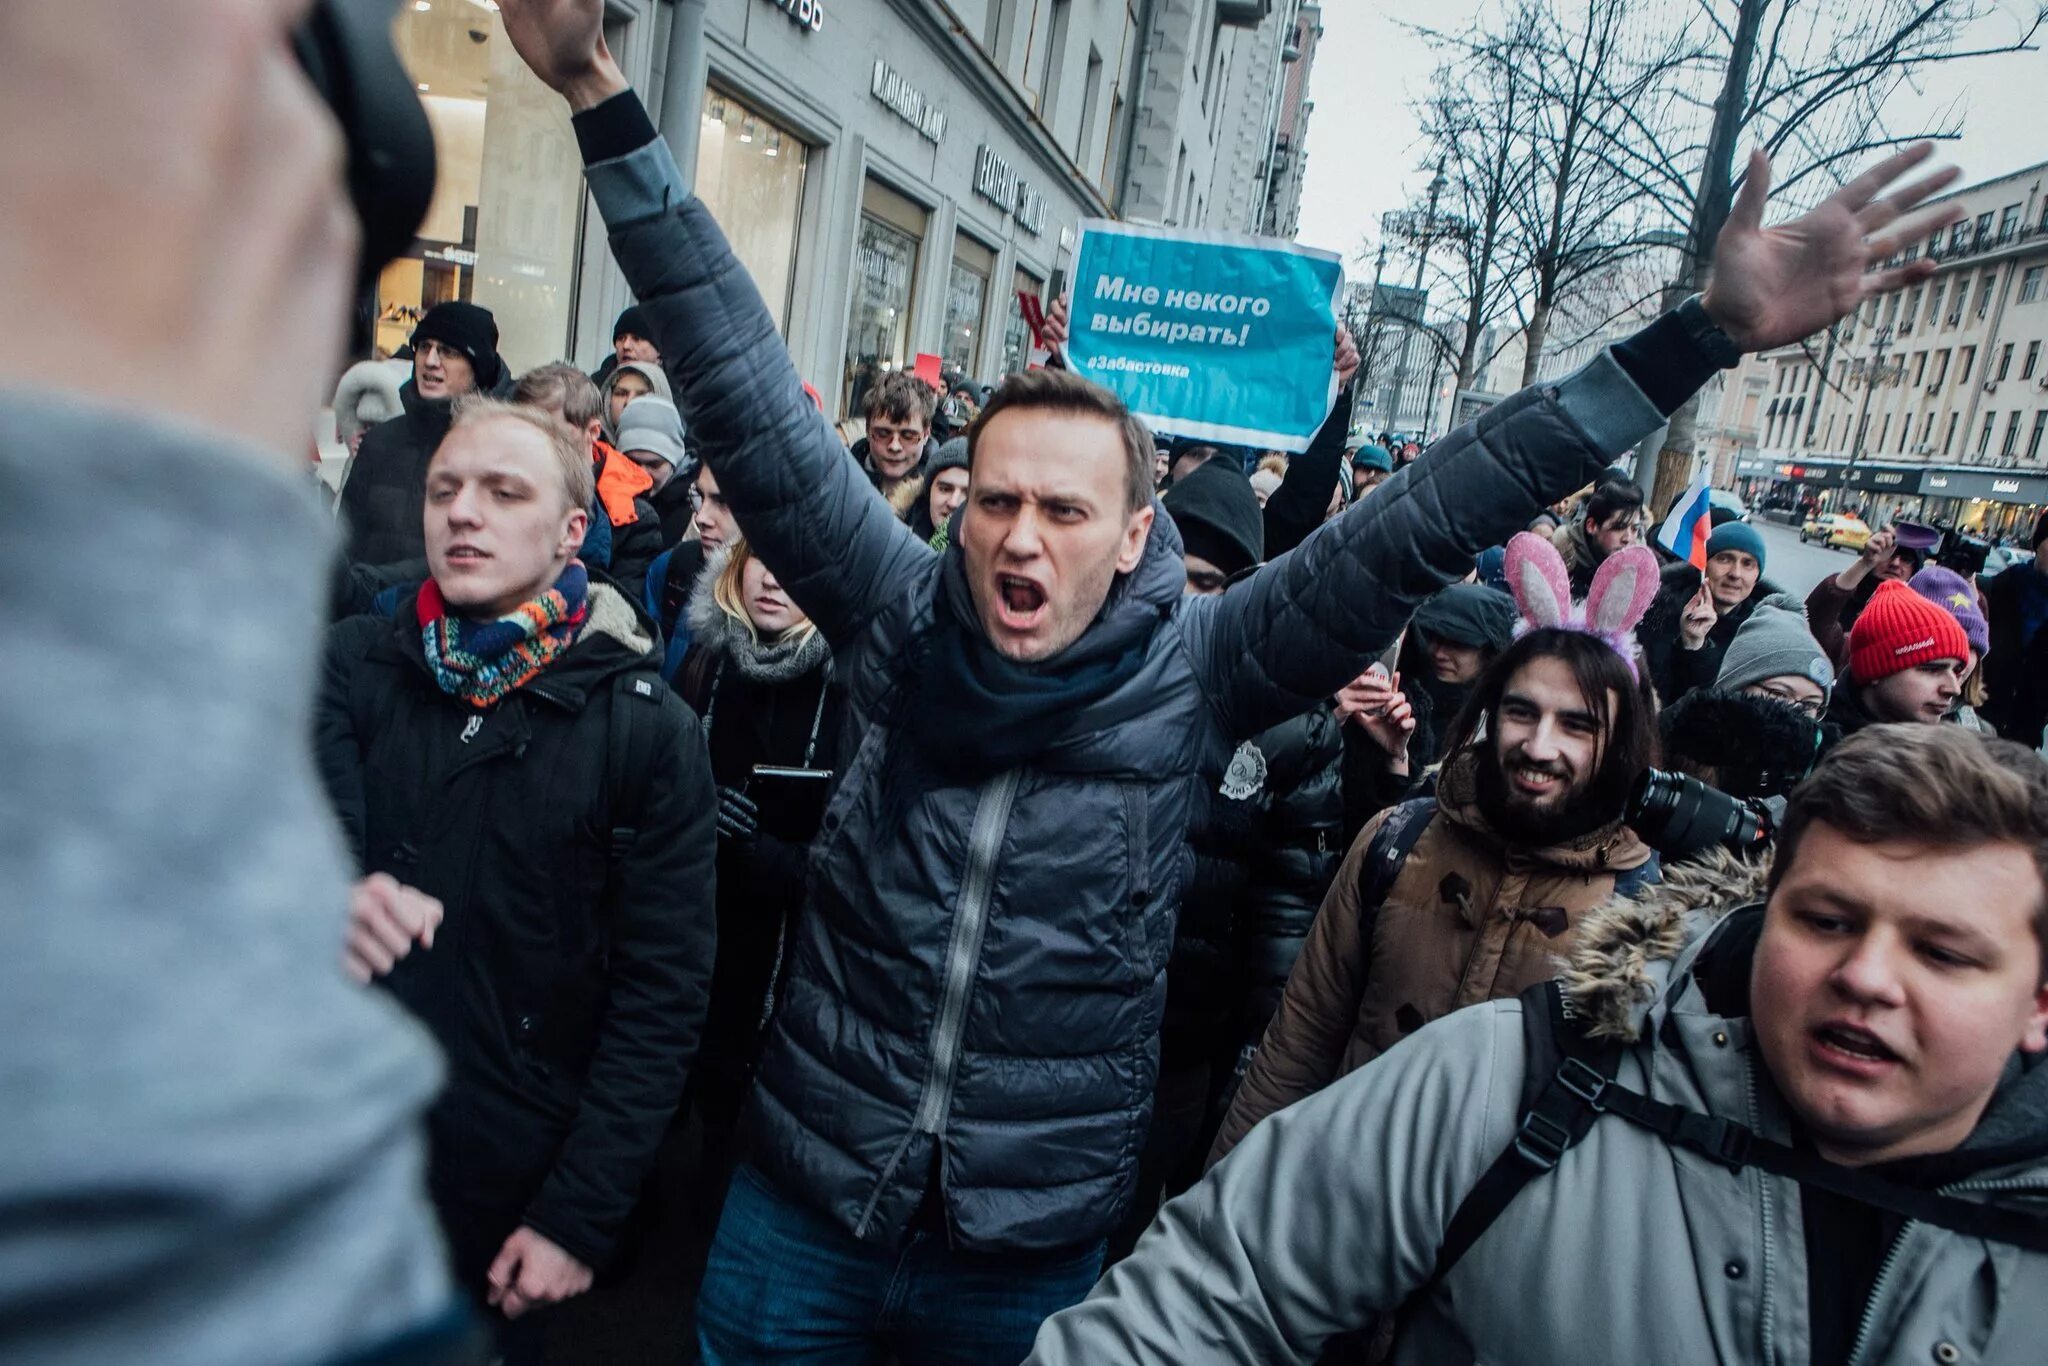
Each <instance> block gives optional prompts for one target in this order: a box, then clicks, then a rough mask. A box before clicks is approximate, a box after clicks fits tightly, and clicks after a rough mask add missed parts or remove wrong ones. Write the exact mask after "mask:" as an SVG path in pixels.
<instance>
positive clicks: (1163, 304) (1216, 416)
mask: <svg viewBox="0 0 2048 1366" xmlns="http://www.w3.org/2000/svg"><path fill="white" fill-rule="evenodd" d="M1196 282H1199V283H1196ZM1343 288H1344V268H1343V264H1342V262H1341V260H1340V258H1339V257H1338V256H1337V254H1336V253H1335V252H1329V251H1317V250H1315V249H1314V248H1311V247H1303V246H1297V245H1295V244H1294V243H1292V242H1286V241H1281V240H1279V239H1277V238H1271V237H1245V236H1241V235H1239V234H1237V233H1225V232H1176V231H1172V230H1169V229H1165V228H1143V227H1135V226H1132V225H1130V224H1127V223H1115V222H1111V221H1109V220H1107V219H1100V218H1090V219H1085V220H1083V222H1082V223H1081V241H1080V245H1079V247H1078V248H1077V250H1076V253H1075V258H1074V305H1073V317H1072V319H1071V322H1070V324H1069V327H1070V335H1069V340H1068V347H1067V350H1068V358H1069V359H1070V360H1071V361H1072V363H1073V365H1074V368H1075V369H1076V370H1077V371H1079V372H1080V373H1081V374H1082V375H1084V376H1086V377H1087V378H1089V379H1092V380H1094V381H1095V382H1096V383H1097V384H1100V385H1102V386H1103V387H1104V388H1106V389H1108V390H1109V391H1110V392H1111V393H1114V394H1116V395H1117V396H1118V397H1119V398H1121V399H1122V400H1123V401H1124V403H1125V404H1126V405H1127V406H1129V408H1130V409H1131V411H1132V412H1134V413H1136V414H1137V415H1138V418H1139V420H1140V421H1142V422H1144V423H1145V425H1147V426H1148V427H1151V428H1152V429H1153V430H1155V431H1162V432H1167V433H1169V434H1171V435H1174V436H1190V437H1197V438H1203V439H1207V440H1211V441H1229V442H1234V443H1237V444H1240V445H1246V446H1260V447H1266V448H1268V449H1273V450H1282V451H1302V450H1306V449H1307V448H1308V442H1309V438H1310V437H1311V436H1313V435H1314V434H1315V431H1316V428H1318V427H1320V426H1321V425H1322V422H1323V418H1324V417H1325V416H1327V415H1328V413H1329V411H1330V403H1331V400H1332V399H1334V398H1335V397H1336V378H1335V376H1334V375H1332V374H1331V372H1330V335H1331V333H1332V332H1333V331H1334V330H1335V328H1336V325H1337V316H1336V309H1337V299H1338V297H1339V295H1340V294H1341V292H1342V291H1343Z"/></svg>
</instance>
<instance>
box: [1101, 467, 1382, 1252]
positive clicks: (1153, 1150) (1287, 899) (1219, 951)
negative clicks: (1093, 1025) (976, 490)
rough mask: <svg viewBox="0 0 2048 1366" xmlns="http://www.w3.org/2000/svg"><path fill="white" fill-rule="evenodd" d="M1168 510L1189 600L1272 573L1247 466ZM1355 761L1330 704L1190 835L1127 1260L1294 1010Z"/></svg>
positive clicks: (1256, 741)
mask: <svg viewBox="0 0 2048 1366" xmlns="http://www.w3.org/2000/svg"><path fill="white" fill-rule="evenodd" d="M1160 503H1161V505H1162V506H1164V507H1165V509H1166V510H1167V512H1168V513H1169V514H1170V515H1171V516H1172V517H1173V524H1174V526H1175V528H1176V529H1178V530H1179V532H1180V535H1181V543H1182V546H1183V551H1182V558H1183V559H1184V560H1186V562H1187V576H1188V581H1187V590H1186V591H1187V593H1188V594H1189V595H1191V596H1201V595H1208V594H1217V593H1221V592H1222V591H1223V588H1224V585H1225V584H1226V583H1229V582H1232V581H1234V580H1235V579H1237V578H1240V577H1242V576H1243V575H1245V574H1247V573H1249V572H1250V571H1252V570H1254V569H1256V568H1258V566H1259V564H1260V562H1261V561H1262V560H1263V559H1264V555H1263V550H1264V544H1265V542H1264V527H1263V519H1262V516H1261V513H1260V509H1259V502H1258V498H1257V496H1256V495H1254V494H1253V492H1252V486H1251V482H1250V481H1249V480H1248V479H1246V478H1245V475H1244V472H1243V471H1242V470H1240V469H1238V468H1237V466H1236V464H1235V463H1234V462H1232V461H1229V460H1211V461H1209V462H1208V463H1206V464H1203V465H1199V466H1197V467H1196V468H1194V469H1193V470H1192V471H1190V472H1189V473H1187V474H1185V475H1183V476H1182V477H1181V478H1180V479H1179V480H1177V481H1176V482H1175V483H1174V484H1173V486H1172V487H1171V488H1169V489H1168V490H1167V491H1166V492H1165V493H1164V494H1163V495H1161V498H1160ZM1342 757H1343V739H1342V737H1341V735H1340V734H1339V730H1338V724H1337V719H1336V716H1335V714H1334V712H1333V710H1332V708H1331V706H1330V704H1329V703H1327V702H1325V703H1324V704H1322V705H1321V706H1318V707H1316V708H1314V709H1313V710H1311V711H1308V712H1306V713H1304V714H1302V715H1300V716H1296V717H1294V718H1293V719H1291V720H1287V721H1283V722H1281V723H1280V724H1279V725H1277V726H1272V727H1269V728H1268V729H1266V730H1264V731H1261V732H1260V733H1259V734H1257V735H1255V736H1253V737H1252V738H1251V739H1249V740H1247V741H1245V742H1244V743H1243V744H1241V745H1239V746H1238V747H1237V751H1236V752H1235V753H1234V754H1232V755H1231V756H1230V762H1229V766H1228V767H1227V768H1226V769H1225V770H1224V771H1223V772H1222V773H1220V774H1217V773H1210V774H1208V775H1206V777H1205V780H1204V782H1203V784H1202V787H1201V790H1200V794H1199V795H1198V797H1197V799H1196V801H1197V804H1196V807H1195V818H1194V822H1193V824H1192V827H1191V828H1190V830H1189V833H1188V844H1189V846H1190V847H1191V848H1192V849H1193V850H1194V865H1195V866H1194V876H1193V878H1192V879H1191V880H1190V881H1189V883H1188V885H1187V890H1186V891H1185V892H1184V893H1183V894H1182V897H1181V905H1180V913H1179V917H1178V920H1177V923H1176V927H1175V932H1174V939H1173V951H1172V956H1171V957H1170V958H1169V959H1168V960H1167V967H1166V1013H1165V1018H1164V1021H1163V1023H1162V1024H1161V1027H1160V1038H1159V1080H1158V1085H1157V1090H1156V1092H1155V1097H1156V1098H1155V1101H1154V1105H1153V1112H1152V1126H1151V1129H1150V1131H1149V1133H1148V1134H1147V1136H1146V1140H1145V1147H1144V1149H1143V1151H1142V1152H1141V1153H1140V1155H1139V1159H1138V1193H1137V1199H1136V1201H1135V1202H1134V1203H1133V1205H1132V1208H1131V1211H1130V1213H1129V1215H1128V1216H1127V1217H1126V1218H1125V1220H1124V1223H1123V1226H1122V1227H1121V1228H1120V1229H1119V1230H1118V1232H1117V1233H1116V1234H1115V1235H1114V1236H1113V1237H1112V1238H1111V1239H1110V1255H1111V1257H1112V1258H1114V1257H1119V1256H1122V1255H1123V1254H1124V1253H1126V1252H1128V1251H1129V1250H1130V1249H1131V1247H1132V1246H1133V1245H1134V1244H1135V1243H1136V1242H1137V1239H1138V1235H1139V1234H1141V1233H1143V1232H1144V1231H1145V1227H1146V1225H1147V1224H1149V1223H1150V1222H1151V1221H1152V1216H1153V1215H1154V1214H1155V1213H1156V1212H1157V1210H1158V1206H1159V1203H1160V1201H1161V1200H1162V1199H1170V1198H1171V1197H1173V1196H1175V1195H1178V1194H1179V1193H1180V1192H1181V1191H1184V1190H1186V1189H1187V1188H1188V1187H1189V1186H1191V1185H1193V1184H1194V1183H1195V1181H1196V1179H1197V1178H1199V1177H1200V1175H1201V1170H1202V1155H1203V1154H1204V1153H1205V1152H1207V1151H1208V1148H1209V1143H1210V1140H1211V1139H1213V1138H1214V1137H1215V1134H1216V1129H1217V1126H1218V1125H1220V1124H1221V1123H1222V1122H1223V1113H1224V1109H1225V1107H1227V1106H1228V1105H1229V1103H1230V1096H1231V1091H1232V1089H1233V1087H1234V1083H1235V1081H1236V1078H1237V1076H1238V1075H1239V1074H1240V1071H1241V1069H1242V1067H1243V1065H1244V1061H1245V1059H1246V1058H1247V1057H1248V1055H1249V1053H1250V1051H1251V1048H1252V1046H1253V1045H1254V1044H1255V1043H1257V1042H1258V1040H1259V1036H1260V1035H1262V1034H1264V1033H1265V1031H1266V1024H1267V1022H1268V1021H1269V1020H1270V1019H1271V1018H1272V1015H1273V1012H1274V1011H1275V1010H1276V1009H1278V1008H1279V1005H1280V996H1281V993H1282V992H1283V991H1284V990H1285V988H1286V986H1287V974H1288V972H1289V970H1290V969H1292V968H1293V966H1294V959H1295V956H1296V955H1297V954H1299V953H1300V952H1301V946H1302V943H1303V941H1304V940H1306V939H1307V937H1308V931H1309V926H1310V925H1312V924H1313V923H1314V922H1315V917H1316V907H1317V906H1318V905H1320V904H1321V902H1322V898H1323V893H1324V891H1325V890H1326V889H1327V888H1328V887H1329V883H1330V879H1331V878H1332V877H1333V876H1334V875H1335V874H1336V871H1337V863H1338V860H1339V859H1340V858H1341V856H1342V847H1341V845H1340V843H1339V839H1338V836H1339V827H1340V823H1341V821H1342V819H1343V814H1344V801H1343V794H1342V792H1341V791H1340V783H1339V777H1340V768H1341V760H1342Z"/></svg>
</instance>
